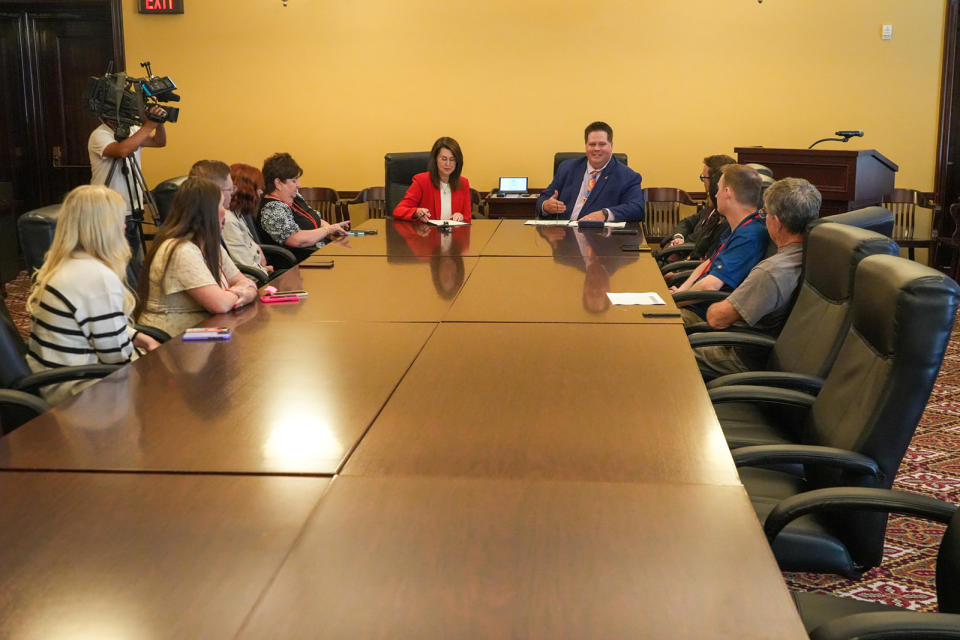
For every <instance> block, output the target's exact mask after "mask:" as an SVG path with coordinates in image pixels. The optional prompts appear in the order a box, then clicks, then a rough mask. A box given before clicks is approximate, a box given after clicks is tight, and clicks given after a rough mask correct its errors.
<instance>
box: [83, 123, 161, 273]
mask: <svg viewBox="0 0 960 640" xmlns="http://www.w3.org/2000/svg"><path fill="white" fill-rule="evenodd" d="M150 115H152V116H153V117H155V118H157V120H160V122H158V121H157V120H154V119H151V118H150V117H149V116H150ZM165 117H166V112H165V111H164V110H163V108H161V107H159V106H157V105H154V106H152V107H150V108H149V109H147V113H146V114H145V115H144V118H143V121H144V124H143V126H140V127H138V126H132V127H130V133H129V135H128V136H127V137H126V138H124V139H122V140H118V139H117V125H116V123H113V122H111V121H109V120H107V119H104V118H101V119H100V122H101V125H100V126H99V127H97V128H96V129H94V130H93V132H92V133H91V134H90V139H89V140H88V141H87V152H88V153H89V154H90V170H91V174H92V176H91V179H90V184H107V178H108V176H109V178H110V184H107V186H108V187H110V188H111V189H113V190H114V191H116V192H117V193H119V194H120V195H121V196H123V199H124V200H125V201H126V203H127V219H126V236H127V242H129V243H130V249H131V251H132V252H133V255H132V257H131V258H130V265H131V270H132V273H133V274H135V276H136V275H139V272H140V266H141V265H142V264H143V247H142V245H141V241H140V233H139V228H138V226H139V225H138V222H137V220H140V219H142V218H143V201H144V196H143V193H142V192H141V188H140V185H139V183H138V181H137V180H136V177H135V176H134V175H133V169H131V168H130V167H129V166H128V160H127V159H128V158H130V160H132V161H133V162H135V163H136V164H137V166H139V165H140V149H142V148H143V147H163V146H166V144H167V131H166V128H165V127H164V126H163V122H162V120H163V119H164V118H165ZM116 159H120V162H118V163H117V165H116V168H115V169H114V171H113V175H112V176H111V175H110V169H111V168H112V167H113V166H114V160H116ZM128 271H130V270H128Z"/></svg>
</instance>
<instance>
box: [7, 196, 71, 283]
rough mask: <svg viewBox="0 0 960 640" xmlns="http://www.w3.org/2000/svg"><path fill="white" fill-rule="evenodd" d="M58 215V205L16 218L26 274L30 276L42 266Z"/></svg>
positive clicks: (35, 210)
mask: <svg viewBox="0 0 960 640" xmlns="http://www.w3.org/2000/svg"><path fill="white" fill-rule="evenodd" d="M59 214H60V205H59V204H51V205H48V206H46V207H40V208H39V209H34V210H32V211H27V212H26V213H24V214H23V215H21V216H20V217H19V218H17V235H19V236H20V251H21V252H22V253H23V260H24V262H25V263H26V265H27V273H30V274H32V273H33V272H34V271H35V270H37V269H39V268H40V266H41V265H42V264H43V259H44V257H45V256H46V255H47V250H49V249H50V245H51V244H52V243H53V234H54V233H55V232H56V230H57V216H58V215H59Z"/></svg>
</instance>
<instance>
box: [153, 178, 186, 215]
mask: <svg viewBox="0 0 960 640" xmlns="http://www.w3.org/2000/svg"><path fill="white" fill-rule="evenodd" d="M186 179H187V176H177V177H176V178H168V179H167V180H164V181H163V182H161V183H160V184H158V185H157V186H155V187H154V188H153V189H151V190H150V192H151V193H152V194H153V200H154V202H156V203H157V219H158V220H159V222H160V224H161V225H162V224H163V223H164V221H165V220H166V219H167V215H168V214H169V213H170V207H172V206H173V198H174V196H176V195H177V191H178V190H179V189H180V185H182V184H183V183H184V182H185V181H186Z"/></svg>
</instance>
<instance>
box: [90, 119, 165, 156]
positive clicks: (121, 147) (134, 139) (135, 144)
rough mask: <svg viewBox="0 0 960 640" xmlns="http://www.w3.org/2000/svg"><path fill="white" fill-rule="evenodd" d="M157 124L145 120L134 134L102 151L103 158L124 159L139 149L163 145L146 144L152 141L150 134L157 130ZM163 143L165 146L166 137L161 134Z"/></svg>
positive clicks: (112, 143)
mask: <svg viewBox="0 0 960 640" xmlns="http://www.w3.org/2000/svg"><path fill="white" fill-rule="evenodd" d="M157 124H158V123H156V122H154V121H153V120H147V121H146V122H145V123H144V124H143V126H142V127H140V129H138V130H137V132H136V133H134V134H133V135H131V136H130V137H128V138H127V139H126V140H122V141H120V142H111V143H110V144H108V145H107V146H106V147H104V149H103V157H104V158H126V157H127V156H130V155H133V152H134V151H136V150H137V149H139V148H140V147H156V146H163V145H156V144H150V143H148V141H149V140H152V136H151V134H152V133H153V132H154V130H155V129H159V127H158V126H157ZM163 142H164V144H166V142H167V135H166V133H164V134H163Z"/></svg>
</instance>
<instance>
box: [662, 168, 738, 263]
mask: <svg viewBox="0 0 960 640" xmlns="http://www.w3.org/2000/svg"><path fill="white" fill-rule="evenodd" d="M735 163H736V160H734V159H733V158H731V157H730V156H727V155H715V156H707V157H706V158H704V159H703V168H702V169H701V170H700V181H701V182H702V183H703V188H704V190H706V192H707V206H705V207H704V208H703V209H701V210H700V211H697V212H696V213H694V214H693V215H689V216H687V217H686V218H684V219H683V220H681V221H680V223H679V224H677V226H676V227H675V228H674V229H673V237H672V238H670V239H669V240H666V241H665V243H664V245H663V248H664V249H667V248H669V247H675V246H677V245H681V244H683V243H685V242H686V243H690V244H693V245H694V247H693V250H692V251H691V252H690V254H689V255H688V256H686V258H685V259H689V260H701V259H703V258H705V257H707V256H708V255H711V254H713V252H714V251H716V249H717V247H719V246H720V236H722V235H723V233H724V232H725V231H726V230H728V229H729V228H730V227H729V226H728V225H727V221H726V220H725V219H724V217H723V216H721V215H720V213H719V212H718V211H717V201H716V198H717V187H718V185H719V182H720V170H721V169H722V168H723V167H724V166H725V165H728V164H735Z"/></svg>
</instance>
